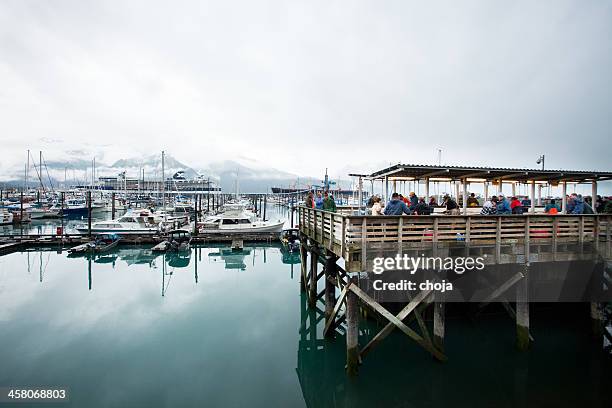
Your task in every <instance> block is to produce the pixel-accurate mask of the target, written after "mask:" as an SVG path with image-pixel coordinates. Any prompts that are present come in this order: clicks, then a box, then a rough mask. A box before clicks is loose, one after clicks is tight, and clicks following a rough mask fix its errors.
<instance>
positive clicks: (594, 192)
mask: <svg viewBox="0 0 612 408" xmlns="http://www.w3.org/2000/svg"><path fill="white" fill-rule="evenodd" d="M596 206H597V181H596V180H593V184H592V185H591V207H593V213H595V214H597V209H596Z"/></svg>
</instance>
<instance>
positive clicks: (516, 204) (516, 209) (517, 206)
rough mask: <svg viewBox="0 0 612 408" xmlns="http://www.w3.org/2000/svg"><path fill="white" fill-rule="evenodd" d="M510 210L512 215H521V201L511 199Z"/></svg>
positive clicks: (514, 198)
mask: <svg viewBox="0 0 612 408" xmlns="http://www.w3.org/2000/svg"><path fill="white" fill-rule="evenodd" d="M510 209H511V210H512V214H522V213H523V204H521V201H520V200H519V199H518V198H516V197H512V200H511V201H510Z"/></svg>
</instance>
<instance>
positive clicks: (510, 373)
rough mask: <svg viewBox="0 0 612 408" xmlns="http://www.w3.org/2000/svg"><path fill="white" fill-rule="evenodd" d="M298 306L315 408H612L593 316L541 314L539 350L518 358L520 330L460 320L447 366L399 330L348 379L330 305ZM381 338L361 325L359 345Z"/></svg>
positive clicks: (496, 319) (301, 357)
mask: <svg viewBox="0 0 612 408" xmlns="http://www.w3.org/2000/svg"><path fill="white" fill-rule="evenodd" d="M300 300H301V302H300V303H301V306H300V316H301V324H300V328H299V336H300V337H299V340H298V346H297V367H296V374H297V377H298V379H299V382H300V387H301V388H302V393H303V395H304V399H305V401H306V405H307V406H309V407H310V406H312V407H373V406H391V407H412V406H415V407H419V406H432V407H438V406H469V407H516V406H609V402H610V399H611V396H610V395H609V389H610V388H609V382H608V381H607V380H606V381H603V382H602V379H604V378H606V379H607V378H610V377H609V376H610V375H611V374H612V365H611V364H610V363H611V362H610V360H609V357H608V356H605V355H603V354H602V353H601V352H600V351H598V350H597V348H596V347H592V343H591V338H590V336H589V327H588V319H586V318H585V317H586V316H588V310H587V309H586V308H580V307H579V306H578V307H577V306H575V305H569V306H568V307H565V306H559V305H554V306H548V308H543V309H540V310H537V309H536V310H535V311H533V317H534V319H533V320H534V321H533V322H532V323H533V328H532V330H533V333H534V337H535V339H536V341H535V343H534V344H533V347H532V349H531V350H530V351H529V352H528V353H525V352H519V351H517V350H516V349H515V347H514V338H515V337H514V336H515V333H514V324H513V322H512V321H511V320H510V319H507V318H506V317H505V316H504V315H503V314H501V315H492V316H487V317H483V318H480V319H478V320H477V321H475V320H474V321H470V320H468V319H466V317H465V316H457V315H455V316H454V317H452V318H450V319H448V320H447V339H446V343H445V347H446V351H447V355H448V356H449V361H448V362H446V363H439V362H436V361H434V359H433V358H431V357H430V356H429V355H428V354H427V353H424V352H422V350H419V347H418V346H417V345H415V344H414V343H412V342H411V340H410V339H408V338H407V337H406V336H405V335H403V334H402V333H398V332H397V330H396V331H395V332H393V333H392V334H391V335H389V337H387V338H386V339H385V340H384V341H383V342H382V343H380V344H379V345H378V346H377V347H376V349H375V350H373V351H372V353H370V354H368V356H367V358H366V359H364V361H363V365H362V366H361V367H360V372H359V375H358V376H357V377H354V378H349V377H347V375H346V373H345V369H344V367H345V361H346V339H345V333H344V329H343V328H342V327H341V328H340V329H339V330H337V331H336V333H335V338H334V339H325V338H323V327H324V324H325V319H324V312H323V310H322V304H321V303H318V307H317V308H308V306H307V302H308V299H307V296H306V295H305V294H304V293H302V294H301V299H300ZM539 306H542V304H540V305H539ZM583 306H585V305H583ZM586 306H588V304H587V305H586ZM560 309H562V311H563V313H559V312H560ZM428 324H431V322H428ZM380 329H382V325H377V323H375V322H373V321H371V320H370V321H364V319H363V318H362V321H361V323H360V330H359V344H360V345H361V346H363V345H365V344H367V343H368V341H369V340H371V339H372V337H373V336H374V335H375V334H376V333H377V332H378V331H379V330H380ZM604 383H605V384H604Z"/></svg>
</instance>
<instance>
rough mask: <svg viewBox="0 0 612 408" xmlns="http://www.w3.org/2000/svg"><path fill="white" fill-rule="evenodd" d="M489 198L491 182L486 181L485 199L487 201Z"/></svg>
mask: <svg viewBox="0 0 612 408" xmlns="http://www.w3.org/2000/svg"><path fill="white" fill-rule="evenodd" d="M488 199H489V182H488V181H485V182H484V200H485V201H487V200H488Z"/></svg>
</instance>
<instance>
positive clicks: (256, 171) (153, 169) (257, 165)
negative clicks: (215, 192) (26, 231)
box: [0, 151, 351, 193]
mask: <svg viewBox="0 0 612 408" xmlns="http://www.w3.org/2000/svg"><path fill="white" fill-rule="evenodd" d="M79 154H80V155H81V156H82V155H83V154H85V152H83V151H71V152H66V154H64V155H63V158H60V157H56V156H55V155H54V157H53V158H52V159H49V160H47V159H46V158H45V156H44V154H43V167H42V169H43V170H42V180H43V183H44V184H45V186H49V185H50V184H53V185H54V186H58V185H62V184H63V183H64V181H66V183H67V184H69V185H73V184H90V183H91V179H92V167H93V158H92V159H89V160H88V159H84V158H82V157H75V156H76V155H79ZM102 156H103V155H102ZM38 160H39V157H38V154H36V155H32V157H31V158H30V172H29V177H28V179H29V184H30V185H32V186H35V185H39V184H40V181H39V175H38ZM25 165H26V164H25V160H24V165H23V166H24V167H22V168H20V167H18V166H12V167H7V168H4V169H3V171H2V173H0V174H2V177H1V178H0V183H3V184H6V185H18V186H20V185H23V182H24V177H25ZM95 166H96V170H95V171H96V179H97V178H99V177H115V176H117V175H118V174H120V173H122V172H124V171H125V174H126V177H128V178H138V177H139V175H141V174H142V173H141V172H142V171H144V178H145V179H146V180H161V178H162V160H161V153H160V154H150V155H143V156H133V157H129V158H122V159H118V160H115V161H113V162H110V163H108V162H105V161H104V160H101V159H98V158H96V161H95ZM317 170H318V169H317ZM164 171H165V177H166V178H168V177H172V176H173V174H175V173H176V172H178V171H183V172H184V176H185V177H186V178H188V179H193V178H196V177H204V178H210V179H211V180H212V181H214V182H215V183H216V184H217V185H219V186H221V187H222V189H223V190H224V191H231V192H233V191H235V188H236V180H238V185H239V190H240V191H241V192H246V193H263V192H270V187H273V186H274V187H276V186H279V187H300V188H302V187H304V188H305V187H307V186H309V185H311V184H318V183H321V180H322V177H323V176H321V178H318V177H313V176H312V175H297V174H293V173H289V172H286V171H282V170H278V169H275V168H273V167H269V166H266V165H265V164H264V163H261V162H259V161H256V160H253V159H249V158H245V157H238V158H237V159H236V160H220V161H211V162H209V163H198V164H195V165H190V164H187V163H185V162H183V161H181V160H179V159H177V158H175V157H174V156H172V155H171V154H166V155H165V158H164ZM320 171H321V173H322V174H324V172H325V169H324V168H322V169H320ZM339 183H340V185H341V186H342V187H345V188H349V187H350V183H351V182H350V181H349V180H340V181H339Z"/></svg>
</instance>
